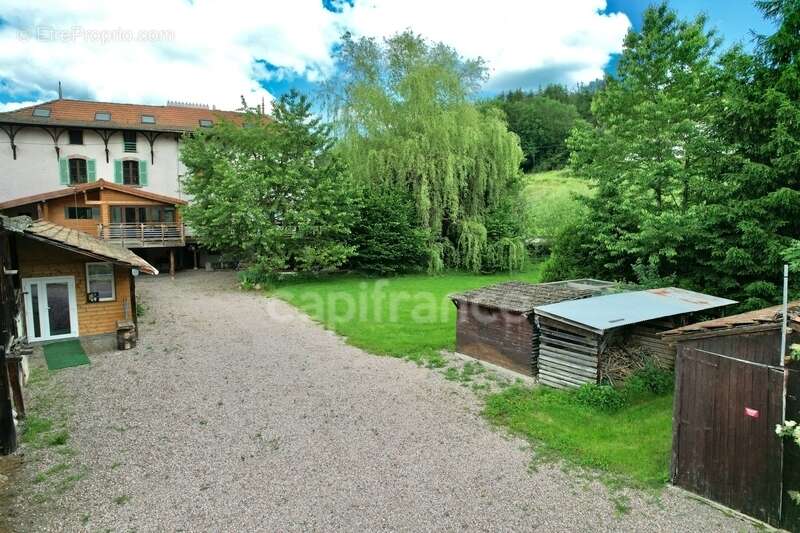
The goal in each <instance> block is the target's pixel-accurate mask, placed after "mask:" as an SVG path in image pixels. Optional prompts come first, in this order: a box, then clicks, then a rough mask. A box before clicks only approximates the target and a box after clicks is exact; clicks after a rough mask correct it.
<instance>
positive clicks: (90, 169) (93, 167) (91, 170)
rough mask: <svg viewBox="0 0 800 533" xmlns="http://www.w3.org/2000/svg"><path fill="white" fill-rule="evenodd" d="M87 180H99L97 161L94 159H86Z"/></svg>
mask: <svg viewBox="0 0 800 533" xmlns="http://www.w3.org/2000/svg"><path fill="white" fill-rule="evenodd" d="M86 181H88V182H89V183H91V182H93V181H97V161H95V160H94V159H87V160H86Z"/></svg>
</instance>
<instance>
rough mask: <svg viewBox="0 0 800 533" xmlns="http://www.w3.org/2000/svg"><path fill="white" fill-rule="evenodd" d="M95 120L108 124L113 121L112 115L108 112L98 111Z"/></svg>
mask: <svg viewBox="0 0 800 533" xmlns="http://www.w3.org/2000/svg"><path fill="white" fill-rule="evenodd" d="M94 119H95V120H97V121H98V122H108V121H109V120H111V113H109V112H108V111H98V112H97V113H95V114H94Z"/></svg>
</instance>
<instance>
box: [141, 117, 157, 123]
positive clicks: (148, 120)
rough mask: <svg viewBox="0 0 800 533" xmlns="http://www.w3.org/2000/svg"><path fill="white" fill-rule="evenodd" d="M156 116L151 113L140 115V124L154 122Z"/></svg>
mask: <svg viewBox="0 0 800 533" xmlns="http://www.w3.org/2000/svg"><path fill="white" fill-rule="evenodd" d="M155 123H156V117H154V116H153V115H142V124H155Z"/></svg>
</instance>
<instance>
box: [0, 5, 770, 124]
mask: <svg viewBox="0 0 800 533" xmlns="http://www.w3.org/2000/svg"><path fill="white" fill-rule="evenodd" d="M648 4H649V0H558V1H551V0H493V1H492V2H486V1H479V0H262V1H260V2H257V3H256V2H248V1H245V0H225V1H224V2H223V1H220V0H157V1H156V0H141V1H139V2H137V3H136V4H135V5H136V8H135V9H129V8H125V9H120V8H119V7H118V6H119V5H120V4H118V3H117V2H97V1H96V0H71V1H66V0H49V1H47V2H37V1H28V2H20V1H19V0H0V50H2V52H1V53H0V111H6V110H10V109H16V108H18V107H22V106H25V105H32V104H34V103H38V102H42V101H46V100H50V99H53V98H56V97H57V87H58V82H59V81H61V82H62V84H63V92H64V97H66V98H87V99H94V100H100V101H114V102H129V103H144V104H156V105H163V104H165V103H166V102H167V101H170V100H172V101H182V102H193V103H203V104H208V105H209V106H215V107H217V108H219V109H236V108H238V107H239V106H240V103H241V97H242V96H244V97H245V98H246V99H247V101H248V103H249V104H251V105H253V104H257V103H261V102H262V101H264V102H266V103H267V107H269V102H270V101H271V100H272V99H273V98H274V97H276V96H278V95H280V94H282V93H283V92H285V91H287V90H289V89H291V88H298V89H300V90H303V91H306V92H309V91H313V89H314V87H315V85H316V84H317V83H319V82H320V81H322V80H324V79H326V78H327V77H328V76H330V75H331V74H332V72H333V69H334V68H335V66H334V62H333V60H332V49H333V47H334V46H335V45H336V43H337V41H338V39H339V38H340V36H341V35H342V34H343V33H344V32H346V31H349V32H351V33H352V34H353V35H355V36H369V37H378V38H380V37H386V36H389V35H392V34H394V33H397V32H399V31H403V30H405V29H409V28H410V29H412V30H413V31H415V32H417V33H419V34H422V35H423V36H425V37H426V38H428V39H431V40H433V41H442V42H445V43H447V44H449V45H451V46H453V47H454V48H455V49H456V50H458V52H459V53H461V54H462V55H463V56H465V57H477V56H480V57H482V58H484V60H485V61H486V62H487V65H488V67H489V79H488V80H487V82H486V84H485V86H484V87H482V89H481V91H480V92H481V94H482V95H491V94H496V93H498V92H501V91H507V90H512V89H517V88H521V89H525V90H530V89H536V88H538V87H540V86H542V85H546V84H547V83H562V84H565V85H568V86H572V85H575V84H577V83H582V82H589V81H592V80H594V79H597V78H599V77H602V76H603V75H604V73H606V72H613V70H614V65H615V64H616V60H617V59H618V57H619V54H620V53H621V52H622V41H623V39H624V37H625V34H626V33H627V31H628V30H629V29H630V28H631V27H633V28H634V29H639V28H640V27H641V18H642V17H641V15H642V12H643V10H644V9H645V8H646V7H647V5H648ZM670 5H671V6H672V7H673V8H675V9H676V10H677V11H678V13H679V14H680V15H681V16H683V17H694V16H696V15H697V14H698V13H700V12H704V13H706V14H707V16H708V18H709V23H710V26H712V27H715V28H716V29H717V30H718V31H719V33H720V34H721V35H722V36H724V38H725V44H726V45H730V44H733V43H734V42H742V43H743V44H745V45H748V44H749V43H750V42H751V41H752V36H751V31H756V32H759V33H768V32H769V31H770V26H769V25H768V24H767V23H766V22H765V21H764V20H763V19H762V18H761V15H760V13H759V12H758V11H757V10H756V9H755V8H754V7H753V6H752V3H751V2H749V0H672V1H671V2H670Z"/></svg>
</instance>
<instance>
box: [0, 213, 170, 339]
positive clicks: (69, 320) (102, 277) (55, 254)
mask: <svg viewBox="0 0 800 533" xmlns="http://www.w3.org/2000/svg"><path fill="white" fill-rule="evenodd" d="M0 233H2V234H3V235H4V238H5V239H7V242H8V248H9V254H10V259H11V261H10V263H11V267H12V269H11V270H5V269H4V272H3V275H5V276H13V277H14V278H15V283H16V285H17V287H18V289H20V290H21V294H22V295H23V299H22V307H23V322H24V326H23V327H24V331H25V332H26V336H27V339H28V340H29V341H33V342H35V341H50V340H59V339H67V338H73V337H87V338H89V337H103V338H105V339H113V336H114V335H115V334H116V333H117V330H118V328H119V327H120V323H122V322H132V323H133V325H134V327H135V324H136V288H135V279H136V276H137V275H139V273H144V274H152V275H156V274H158V271H157V270H156V269H155V268H154V267H153V266H152V265H150V264H149V263H148V262H147V261H145V260H144V259H142V258H141V257H139V256H137V255H136V254H134V253H133V252H131V251H130V250H128V249H127V248H124V247H123V246H121V245H119V244H116V243H113V242H109V241H108V240H101V239H98V238H97V237H93V236H91V235H89V234H87V233H85V232H83V231H80V230H77V229H74V228H68V227H64V226H61V225H58V224H55V223H53V222H50V221H48V220H32V219H31V218H30V217H27V216H17V217H7V216H3V215H0ZM97 340H100V341H102V340H103V339H97Z"/></svg>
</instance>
